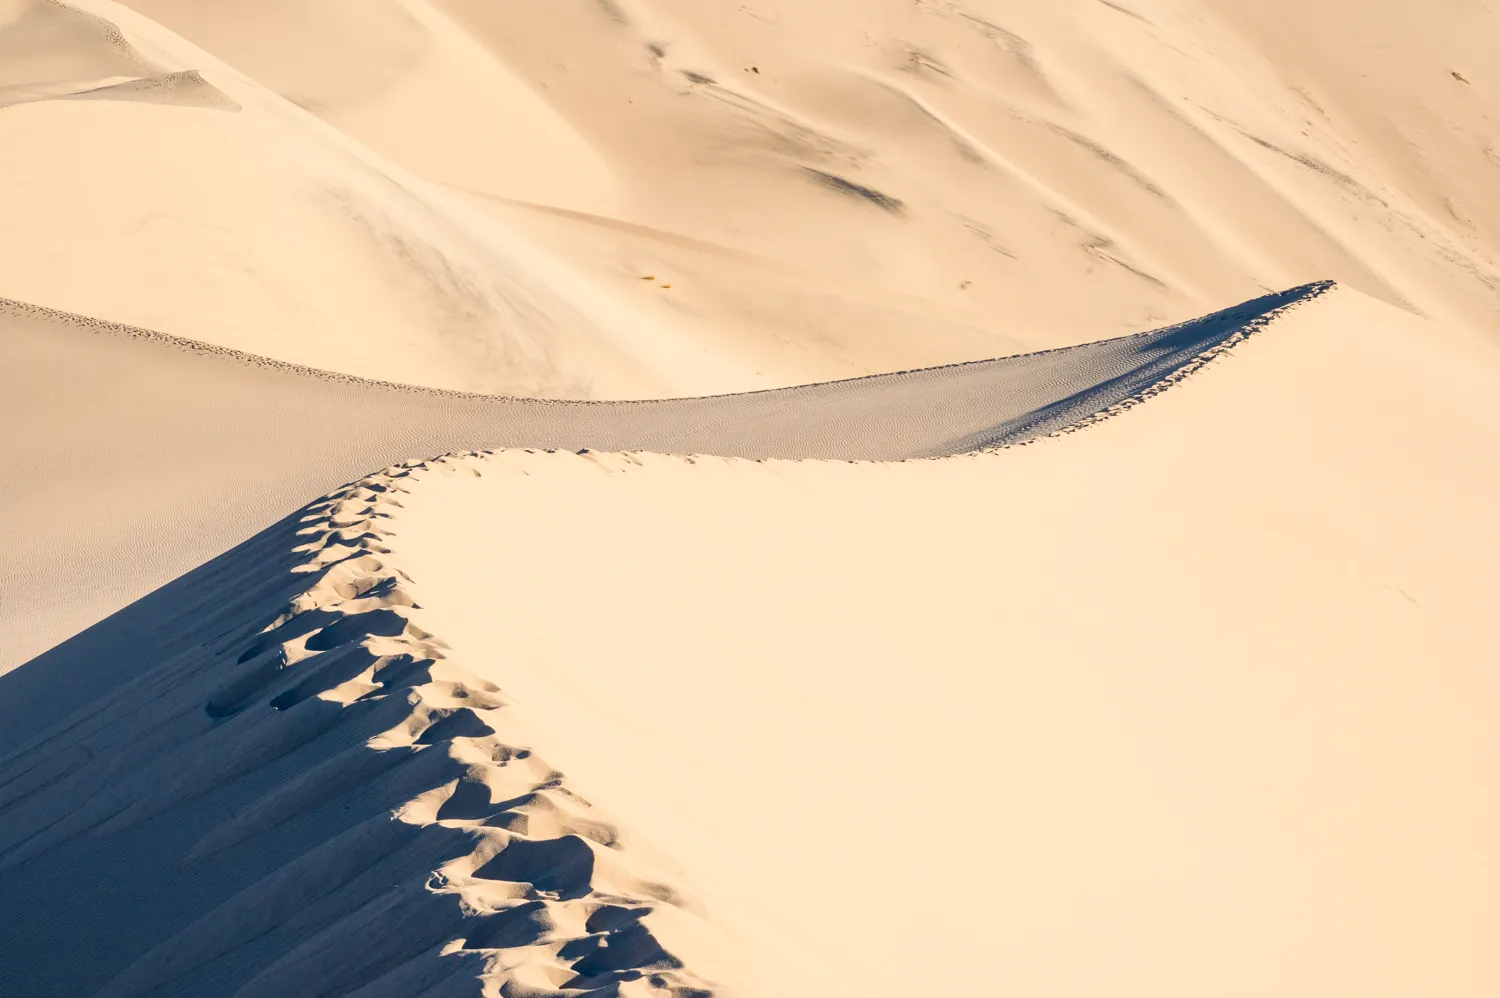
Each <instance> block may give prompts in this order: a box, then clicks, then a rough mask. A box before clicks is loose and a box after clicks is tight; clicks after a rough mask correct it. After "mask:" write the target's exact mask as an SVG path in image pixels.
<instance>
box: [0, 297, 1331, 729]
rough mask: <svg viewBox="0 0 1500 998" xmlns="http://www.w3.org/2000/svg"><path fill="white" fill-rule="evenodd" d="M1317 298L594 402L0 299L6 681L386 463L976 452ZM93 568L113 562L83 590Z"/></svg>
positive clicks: (1078, 412)
mask: <svg viewBox="0 0 1500 998" xmlns="http://www.w3.org/2000/svg"><path fill="white" fill-rule="evenodd" d="M1324 290H1326V285H1309V286H1306V287H1302V288H1296V289H1292V290H1290V291H1286V292H1282V293H1279V294H1276V295H1269V296H1266V297H1264V298H1260V299H1256V300H1255V301H1252V302H1247V303H1245V304H1244V305H1240V306H1237V307H1235V308H1232V309H1228V310H1226V311H1224V312H1219V313H1215V314H1214V315H1212V316H1208V317H1205V318H1203V319H1200V320H1196V321H1194V322H1190V323H1186V324H1184V325H1181V326H1176V327H1171V328H1167V329H1163V330H1159V331H1156V332H1151V333H1144V334H1141V335H1139V336H1135V337H1125V338H1122V339H1117V340H1109V341H1104V342H1101V343H1096V344H1090V345H1087V346H1082V347H1077V348H1069V349H1065V350H1060V351H1053V352H1047V353H1040V354H1031V355H1025V356H1020V357H1010V358H1002V359H1000V360H992V361H981V362H978V363H973V364H964V365H959V366H953V367H945V368H936V369H932V370H925V371H913V372H909V373H905V374H891V375H882V376H878V377H873V378H863V379H858V380H853V381H841V382H833V383H828V384H821V385H807V386H803V387H799V388H792V389H784V390H778V391H768V392H759V393H754V394H749V395H735V396H721V397H713V398H702V399H680V400H670V401H654V402H640V403H590V404H574V403H549V402H539V401H532V400H525V399H512V398H494V397H483V396H465V395H458V394H452V393H443V392H436V391H424V390H420V389H414V388H410V387H406V386H397V385H382V384H377V383H372V382H363V381H360V380H358V379H354V378H349V377H342V376H337V375H329V374H327V373H324V372H316V371H311V370H308V369H303V368H296V367H293V366H291V365H286V364H278V363H275V362H270V361H266V360H264V359H263V358H254V357H249V356H246V355H242V354H236V353H234V352H232V351H227V350H222V349H218V348H212V347H208V346H206V345H204V344H200V343H193V342H191V341H182V340H177V339H174V338H172V337H167V336H162V335H158V334H155V333H149V332H146V331H142V330H132V329H127V328H124V327H117V326H112V325H110V324H107V323H101V322H97V321H95V320H89V319H82V318H80V317H76V316H69V315H64V314H61V313H56V312H50V311H47V310H44V309H37V308H34V307H30V306H26V305H21V304H18V303H14V302H0V329H3V331H4V335H5V342H6V350H7V363H6V365H5V367H4V369H3V370H0V390H3V392H4V395H5V397H6V398H7V400H8V402H9V404H10V406H11V407H12V420H13V422H12V430H11V432H10V433H9V434H8V435H7V437H6V439H5V441H4V443H3V444H0V447H3V448H4V449H5V450H4V455H3V456H4V460H5V462H6V467H7V474H10V475H14V476H16V478H15V480H16V481H17V482H22V481H24V482H25V483H26V487H25V488H24V489H6V490H4V492H3V494H0V511H3V514H4V520H5V522H6V523H9V524H15V525H16V527H15V528H14V529H13V531H12V533H13V535H14V536H13V538H12V539H10V540H9V542H8V546H7V548H6V551H5V552H4V554H3V555H0V587H3V589H4V591H5V593H6V598H5V600H4V609H3V611H0V614H3V617H0V623H3V625H4V626H3V633H4V635H5V636H4V637H3V638H0V668H5V667H7V666H11V667H13V666H14V665H16V664H18V663H19V662H20V661H24V660H25V659H26V658H28V657H30V656H31V655H34V654H36V653H38V652H40V651H42V650H43V649H45V648H46V647H48V646H49V645H51V644H53V643H55V642H57V641H60V640H62V639H63V638H64V637H67V636H68V635H70V634H73V633H75V632H77V631H78V630H80V629H81V628H83V627H86V626H88V625H89V624H92V623H93V622H94V621H96V620H98V619H99V618H101V617H103V616H104V615H106V614H108V613H110V612H112V611H114V610H116V609H118V608H119V607H121V606H123V605H124V604H125V603H127V602H129V601H130V600H132V599H134V598H136V597H138V596H140V595H143V594H144V593H146V592H148V591H149V590H151V589H153V588H155V587H157V586H159V585H162V584H164V583H165V582H167V581H168V580H170V579H172V578H173V577H175V576H177V575H179V574H181V573H182V572H184V571H187V570H188V569H189V568H191V567H192V566H193V565H195V564H198V563H200V562H202V561H203V560H204V559H206V558H208V557H211V556H212V555H214V554H216V553H218V552H219V551H222V550H224V549H225V548H227V547H228V546H229V545H231V544H233V543H234V542H235V541H236V540H237V539H239V538H242V537H244V536H246V535H247V534H249V533H252V532H254V531H255V530H257V529H259V528H260V527H262V526H264V525H265V524H266V523H267V522H270V521H271V520H274V519H275V518H276V517H277V516H279V515H280V514H281V513H282V512H283V511H285V510H286V509H288V508H295V507H296V506H297V505H298V504H300V503H303V502H306V501H307V499H308V498H310V497H311V496H314V495H318V494H320V493H322V492H324V491H326V490H327V489H330V488H332V487H334V486H336V485H337V484H339V483H340V482H344V481H348V480H350V479H352V478H354V477H356V476H358V475H360V474H363V473H365V472H366V471H368V470H369V469H371V468H378V467H383V466H385V465H387V464H390V463H391V462H393V461H400V460H405V459H407V458H410V457H420V456H423V455H429V454H436V453H442V452H445V451H450V450H455V449H474V448H490V447H544V448H545V447H555V448H565V449H568V450H577V449H579V448H583V447H587V448H591V449H596V450H651V451H663V452H669V453H707V454H724V455H730V456H735V457H751V458H761V457H779V458H808V457H818V458H842V459H866V460H870V459H879V460H899V459H903V458H911V457H929V456H936V455H942V454H949V453H955V452H958V451H962V450H972V449H975V448H977V447H982V446H993V445H997V444H1000V443H1006V442H1014V441H1015V440H1018V439H1023V438H1025V437H1027V436H1035V435H1037V434H1039V433H1046V432H1050V431H1051V430H1054V429H1056V428H1058V427H1060V426H1063V425H1066V424H1067V423H1070V422H1074V421H1076V420H1078V419H1080V418H1082V417H1084V416H1088V415H1090V414H1091V413H1093V412H1096V411H1098V410H1101V409H1104V408H1107V407H1109V406H1111V405H1114V404H1117V403H1118V402H1120V401H1121V400H1123V399H1125V398H1128V397H1130V396H1132V395H1135V394H1138V393H1140V392H1141V391H1143V390H1145V389H1147V388H1148V387H1150V386H1151V385H1153V384H1154V383H1156V382H1157V381H1159V380H1161V379H1163V378H1165V377H1168V376H1170V375H1171V374H1172V373H1173V372H1174V371H1177V370H1180V369H1182V368H1184V367H1188V366H1191V365H1192V364H1194V363H1195V362H1196V360H1197V358H1198V357H1199V356H1200V355H1201V354H1203V353H1204V352H1205V351H1211V350H1213V349H1215V348H1217V347H1219V346H1221V345H1222V344H1224V343H1225V342H1227V341H1231V340H1233V339H1235V338H1236V337H1239V336H1243V335H1245V334H1246V333H1247V332H1252V331H1253V330H1254V329H1255V328H1258V326H1259V325H1261V324H1262V323H1264V322H1266V321H1268V319H1269V318H1270V317H1272V316H1274V315H1275V314H1276V312H1277V311H1278V310H1280V309H1284V308H1287V307H1290V306H1292V305H1295V304H1298V303H1300V302H1304V301H1307V300H1308V299H1310V298H1313V297H1315V296H1317V295H1319V294H1321V293H1323V291H1324ZM47 524H62V525H65V526H64V527H62V528H60V529H58V530H49V529H45V528H44V526H43V525H47ZM80 563H89V564H99V565H101V568H100V570H99V571H98V572H96V573H94V574H93V577H92V578H91V579H90V581H89V582H88V583H87V584H86V585H84V584H80V582H79V581H78V580H79V574H78V572H77V570H76V567H75V566H76V565H77V564H80ZM32 671H41V670H40V669H36V670H32ZM12 682H13V684H14V683H19V682H22V680H21V679H20V678H17V679H15V680H13V681H12ZM4 700H5V703H4V705H0V711H4V712H5V716H4V722H5V723H4V724H0V731H3V732H5V734H4V735H0V737H7V738H8V737H11V735H10V732H11V731H12V730H13V729H12V728H11V727H10V725H11V724H12V723H20V724H23V725H28V724H30V723H31V722H29V721H26V720H25V718H26V717H27V716H28V715H29V713H30V711H31V710H33V709H34V707H35V703H34V699H33V698H32V697H31V696H29V695H26V694H23V693H21V692H20V687H18V686H15V685H12V687H11V690H10V693H9V694H8V696H6V697H5V698H4Z"/></svg>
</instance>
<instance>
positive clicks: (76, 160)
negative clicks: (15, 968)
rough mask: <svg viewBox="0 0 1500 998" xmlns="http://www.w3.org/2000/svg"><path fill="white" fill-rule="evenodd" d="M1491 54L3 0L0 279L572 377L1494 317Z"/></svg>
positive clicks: (1266, 25)
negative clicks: (1393, 313)
mask: <svg viewBox="0 0 1500 998" xmlns="http://www.w3.org/2000/svg"><path fill="white" fill-rule="evenodd" d="M1497 47H1500V21H1497V18H1496V15H1495V13H1494V12H1493V11H1490V10H1488V9H1485V8H1481V7H1478V6H1475V5H1472V4H1461V3H1456V2H1446V3H1444V4H1442V5H1441V8H1440V10H1439V11H1438V12H1435V13H1431V14H1429V13H1428V12H1427V11H1426V10H1425V9H1422V8H1417V7H1413V6H1411V5H1410V4H1405V3H1397V2H1394V0H1383V2H1379V3H1375V4H1366V5H1364V6H1362V7H1361V8H1360V11H1359V15H1358V16H1357V17H1355V16H1352V15H1350V14H1349V13H1348V11H1347V9H1346V8H1345V7H1344V6H1343V5H1340V4H1336V3H1333V2H1331V0H1313V2H1311V3H1297V4H1294V5H1287V4H1285V3H1269V4H1259V5H1255V7H1254V10H1250V9H1248V8H1246V6H1245V5H1244V4H1240V3H1230V2H1218V0H1213V2H1209V0H1203V2H1190V3H1168V2H1163V0H1129V2H1125V3H1113V2H1111V3H1101V2H1098V0H1073V2H1069V3H1063V4H1031V3H1017V2H1004V0H990V2H981V0H962V2H960V0H920V2H913V0H818V2H816V3H809V2H805V0H754V2H751V3H734V4H728V3H706V4H705V3H701V2H699V0H607V2H601V0H561V2H553V3H546V4H515V3H492V2H472V0H432V2H429V0H369V2H360V3H353V2H349V0H304V2H296V3H293V2H290V0H277V2H274V3H266V2H264V0H255V2H249V0H221V2H214V3H207V2H203V0H136V2H134V3H128V4H117V3H111V2H108V0H79V2H78V3H74V4H66V5H65V4H60V3H52V2H45V0H6V2H5V3H4V4H0V112H3V113H0V146H3V148H5V149H6V150H7V155H6V157H5V158H4V160H0V217H3V218H5V219H6V228H7V234H6V237H5V239H3V240H0V297H6V298H11V299H14V300H19V301H26V302H31V303H34V304H38V305H45V306H49V307H52V308H57V309H61V310H64V311H69V312H76V313H81V314H85V315H91V316H95V317H98V318H102V319H108V320H111V321H116V322H122V323H126V324H130V325H136V326H142V327H145V328H149V329H156V330H160V331H162V332H166V333H172V334H176V335H180V336H186V337H189V338H192V339H197V340H203V341H207V342H212V343H217V344H222V345H226V346H231V347H235V348H238V349H242V350H246V351H249V352H252V353H257V354H263V355H269V356H273V357H277V358H279V359H283V360H289V361H295V362H297V363H303V364H308V365H311V366H314V367H319V368H325V369H329V370H338V371H345V372H348V373H352V374H358V375H361V376H365V377H372V378H380V379H385V380H393V381H401V382H407V383H414V384H423V385H430V386H436V387H443V388H455V389H464V390H472V391H483V392H498V393H505V394H523V395H535V396H549V397H572V398H582V397H587V398H640V397H660V396H673V395H701V394H710V393H718V392H727V391H743V390H748V389H754V388H770V387H780V386H785V385H791V384H797V383H802V382H809V381H820V380H829V379H834V378H840V377H851V376H858V375H863V374H873V373H880V372H883V371H889V370H902V369H908V368H913V367H925V366H934V365H938V364H944V363H952V362H958V361H965V360H972V359H975V358H977V357H992V356H999V355H1001V354H1006V353H1015V352H1021V351H1024V350H1028V349H1037V348H1042V347H1050V346H1059V345H1064V344H1067V343H1076V342H1082V341H1086V340H1093V339H1098V338H1100V337H1103V336H1109V335H1119V334H1124V333H1131V332H1135V331H1138V330H1140V329H1144V328H1149V327H1152V326H1156V325H1161V324H1163V323H1167V322H1175V321H1180V320H1183V319H1187V318H1191V317H1193V316H1195V315H1199V314H1203V313H1206V312H1209V311H1213V310H1215V309H1218V308H1222V307H1224V306H1225V305H1227V304H1229V303H1232V302H1235V301H1242V300H1245V299H1249V298H1252V297H1255V296H1257V295H1259V294H1262V293H1265V292H1268V291H1272V290H1279V289H1281V288H1285V287H1290V286H1293V285H1296V284H1301V283H1306V282H1308V281H1312V280H1321V279H1334V280H1337V281H1339V282H1340V283H1344V284H1347V285H1349V286H1351V287H1354V288H1356V289H1358V290H1361V291H1363V292H1365V293H1367V294H1370V295H1372V296H1374V297H1376V298H1379V299H1381V300H1384V301H1388V302H1392V303H1396V304H1398V305H1401V306H1403V307H1406V308H1409V309H1411V310H1413V311H1415V312H1417V313H1419V314H1423V315H1425V316H1428V317H1430V318H1432V319H1434V320H1437V321H1440V322H1442V323H1444V324H1445V325H1447V326H1448V327H1450V328H1453V329H1455V330H1464V331H1468V332H1470V333H1471V334H1475V335H1486V334H1489V335H1493V334H1494V333H1496V332H1497V331H1500V325H1497V319H1496V316H1497V315H1500V269H1497V267H1500V264H1497V260H1500V257H1497V253H1500V214H1497V212H1500V208H1497V207H1496V204H1495V199H1494V198H1493V197H1491V196H1490V192H1492V191H1493V189H1494V186H1495V184H1496V182H1497V179H1500V150H1497V146H1496V139H1495V135H1496V128H1497V125H1500V82H1497V80H1496V79H1495V78H1494V74H1493V72H1492V71H1490V70H1489V68H1488V65H1487V64H1488V62H1489V61H1490V59H1489V56H1490V54H1492V53H1493V52H1494V51H1495V50H1496V48H1497ZM1455 74H1456V75H1455ZM916 329H920V333H915V332H913V330H916Z"/></svg>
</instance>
